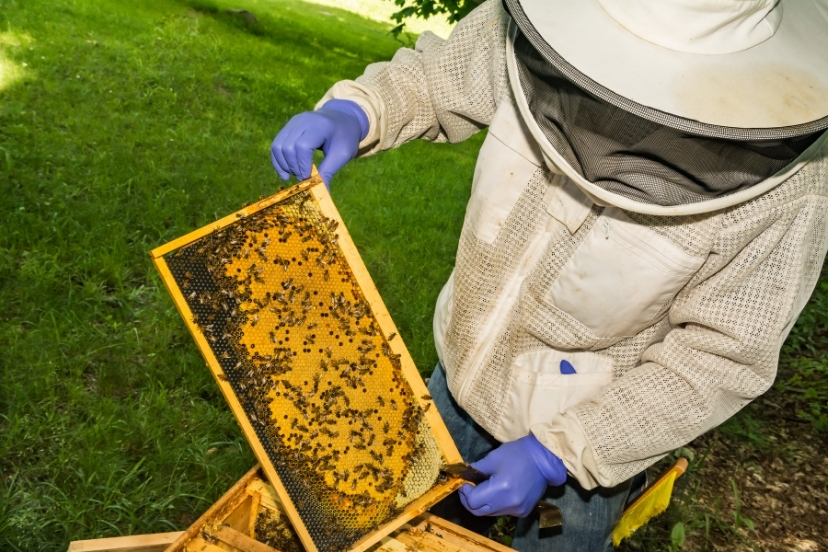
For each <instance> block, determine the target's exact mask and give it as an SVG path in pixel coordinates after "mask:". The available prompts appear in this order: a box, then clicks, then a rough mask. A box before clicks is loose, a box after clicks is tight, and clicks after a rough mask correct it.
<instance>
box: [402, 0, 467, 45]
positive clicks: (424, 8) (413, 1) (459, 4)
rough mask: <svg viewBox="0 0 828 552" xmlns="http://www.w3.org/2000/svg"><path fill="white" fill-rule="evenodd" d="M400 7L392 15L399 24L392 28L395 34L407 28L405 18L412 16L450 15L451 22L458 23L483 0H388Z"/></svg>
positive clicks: (425, 17)
mask: <svg viewBox="0 0 828 552" xmlns="http://www.w3.org/2000/svg"><path fill="white" fill-rule="evenodd" d="M388 1H389V2H394V3H395V4H396V5H397V6H399V7H400V9H399V11H397V12H395V13H394V14H393V15H392V16H391V17H392V19H393V20H394V21H395V22H396V23H397V26H396V27H394V28H393V29H392V30H391V33H392V34H394V36H397V35H399V34H400V33H401V32H402V31H403V30H404V29H405V20H406V19H408V18H410V17H419V18H422V19H428V18H429V17H432V16H434V15H443V14H446V15H448V21H449V23H456V22H457V21H460V20H461V19H463V18H464V17H465V16H467V15H468V14H469V13H470V12H471V11H472V10H473V9H474V8H476V7H477V6H479V5H480V4H482V3H483V0H388Z"/></svg>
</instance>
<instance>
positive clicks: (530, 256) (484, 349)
mask: <svg viewBox="0 0 828 552" xmlns="http://www.w3.org/2000/svg"><path fill="white" fill-rule="evenodd" d="M548 223H549V219H547V224H548ZM549 235H550V232H549V231H548V230H546V229H544V230H543V231H542V232H541V233H540V235H539V236H538V237H537V238H536V239H535V242H534V243H532V245H530V246H529V247H528V248H527V249H526V253H524V255H523V258H522V259H521V261H520V264H519V265H518V267H517V269H516V270H515V274H514V275H513V276H512V277H511V278H510V279H509V281H508V282H507V285H506V286H504V287H503V291H504V292H505V296H504V297H503V300H502V301H501V302H500V305H499V306H498V308H497V309H495V310H494V311H493V312H492V314H491V315H490V316H489V320H492V321H493V322H494V323H493V324H486V327H487V328H488V329H489V330H488V331H487V332H486V333H484V334H482V335H481V336H480V339H479V340H478V343H480V344H481V346H480V348H479V349H478V351H477V354H476V355H474V358H473V359H472V361H471V362H470V363H469V364H470V366H469V369H468V372H467V373H466V376H465V377H464V379H463V383H462V384H461V385H460V390H459V391H458V393H457V402H458V403H459V404H460V405H461V406H463V405H465V404H466V399H467V398H468V394H469V388H470V386H471V382H473V381H474V380H476V379H477V375H478V374H479V373H480V370H481V369H482V368H483V361H484V360H485V358H486V356H487V355H488V354H489V351H491V350H492V348H493V347H494V344H495V340H494V337H495V336H496V335H498V334H499V333H500V332H501V330H502V329H503V327H504V326H505V325H506V320H505V316H504V315H505V314H506V312H508V310H509V309H510V308H511V307H512V306H513V305H514V304H515V303H516V302H517V300H518V297H519V296H520V287H521V286H522V285H523V282H524V280H526V276H527V275H528V273H529V269H528V266H529V264H530V261H532V260H534V259H535V258H536V256H537V254H538V249H539V248H540V247H541V246H542V245H544V244H546V243H548V242H549V240H548V239H544V238H547V237H548V236H549ZM487 344H488V345H487Z"/></svg>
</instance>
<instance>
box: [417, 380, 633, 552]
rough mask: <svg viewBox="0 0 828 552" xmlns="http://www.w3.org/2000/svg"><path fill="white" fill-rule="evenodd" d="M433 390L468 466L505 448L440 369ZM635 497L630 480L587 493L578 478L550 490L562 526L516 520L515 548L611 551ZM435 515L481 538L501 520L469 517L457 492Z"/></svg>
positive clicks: (531, 551)
mask: <svg viewBox="0 0 828 552" xmlns="http://www.w3.org/2000/svg"><path fill="white" fill-rule="evenodd" d="M428 391H429V393H430V394H431V397H432V399H433V401H434V405H435V406H436V407H437V409H438V410H439V411H440V415H441V416H442V417H443V421H445V423H446V426H447V427H448V430H449V433H451V436H452V438H453V439H454V444H455V445H457V448H458V450H459V451H460V454H461V455H462V456H463V459H464V460H466V462H470V463H471V462H476V461H478V460H480V459H481V458H483V457H484V456H486V454H488V453H489V452H490V451H491V450H493V449H495V448H497V447H498V446H499V445H500V443H499V442H498V441H497V440H496V439H495V438H494V437H492V436H491V435H489V433H487V432H486V430H484V429H483V428H482V427H480V426H479V425H477V424H476V423H475V422H474V420H472V419H471V416H469V415H468V414H467V413H466V412H465V411H464V410H463V409H462V408H460V405H458V404H457V402H456V401H455V400H454V397H452V396H451V393H450V392H449V390H448V386H447V384H446V373H445V371H444V370H443V367H442V366H441V365H439V364H438V365H437V368H435V369H434V373H433V374H432V376H431V379H430V380H429V382H428ZM629 494H630V481H626V482H624V483H622V484H620V485H618V486H617V487H613V488H611V489H607V488H603V487H599V488H596V489H593V490H591V491H587V490H585V489H584V488H583V487H581V486H580V485H579V484H578V482H577V481H575V480H574V479H573V478H571V477H570V478H569V479H568V480H567V482H566V484H565V485H562V486H560V487H548V488H547V490H546V494H545V495H544V496H543V499H544V500H546V501H547V502H551V503H552V504H555V505H556V506H558V507H559V508H560V509H561V512H562V513H563V526H562V527H552V528H548V529H542V530H539V529H538V516H537V514H532V515H530V516H529V517H526V518H522V519H518V520H517V529H516V530H515V535H514V538H513V540H512V547H513V548H515V549H516V550H520V551H523V552H536V551H538V552H539V551H544V552H557V551H561V552H563V551H566V552H604V551H611V550H612V549H613V547H612V530H613V528H614V527H615V524H616V523H618V520H619V519H620V518H621V514H622V512H623V511H624V506H625V504H626V502H627V497H628V496H629ZM431 512H432V513H434V514H435V515H438V516H440V517H442V518H443V519H447V520H448V521H451V522H453V523H456V524H458V525H460V526H462V527H465V528H467V529H470V530H472V531H475V532H477V533H480V534H486V533H487V532H488V530H489V529H490V528H491V526H492V525H493V524H494V522H495V521H496V520H497V518H496V517H477V516H474V515H473V514H471V513H469V512H468V511H467V510H466V509H465V508H464V507H463V505H462V504H461V503H460V499H459V498H458V495H457V493H453V494H451V495H450V496H448V497H447V498H445V499H444V500H443V501H442V502H440V503H439V504H436V505H435V506H433V507H432V508H431Z"/></svg>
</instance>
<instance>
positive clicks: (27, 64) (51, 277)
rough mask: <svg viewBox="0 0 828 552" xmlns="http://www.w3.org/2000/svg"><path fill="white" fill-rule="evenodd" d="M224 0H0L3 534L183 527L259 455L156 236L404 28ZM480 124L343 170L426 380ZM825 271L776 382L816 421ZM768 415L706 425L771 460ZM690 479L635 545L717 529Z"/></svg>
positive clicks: (250, 190)
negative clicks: (218, 378) (162, 266)
mask: <svg viewBox="0 0 828 552" xmlns="http://www.w3.org/2000/svg"><path fill="white" fill-rule="evenodd" d="M224 1H225V0H189V1H188V0H144V1H142V2H121V1H118V0H95V1H93V0H0V190H2V194H0V212H2V213H3V214H4V217H5V218H4V220H5V221H6V222H5V224H4V226H3V232H2V233H0V304H2V306H3V310H2V314H1V315H0V347H2V351H3V355H2V364H0V368H1V369H2V383H0V386H1V387H0V390H2V393H0V436H1V437H0V477H2V484H0V550H4V551H5V550H18V551H41V550H43V551H47V550H65V549H66V545H67V542H68V541H69V540H74V539H85V538H93V537H102V536H112V535H119V534H137V533H145V532H155V531H169V530H174V529H182V528H184V527H186V526H187V525H189V524H190V523H191V522H192V521H194V519H195V517H197V515H198V514H200V513H201V512H202V511H204V510H205V509H206V508H207V506H208V505H209V504H211V503H212V502H213V501H214V500H215V499H217V498H218V497H219V496H220V495H221V494H222V493H223V492H224V491H225V490H226V489H227V488H229V487H230V485H231V484H232V483H233V482H235V481H236V480H237V479H238V477H240V476H241V474H242V473H244V472H245V471H246V470H247V469H248V468H249V467H250V466H251V465H252V464H253V462H254V459H253V456H252V454H251V452H250V450H249V447H248V446H247V444H246V443H245V442H244V439H243V438H242V437H241V435H240V431H239V429H238V427H237V425H236V423H235V421H234V419H233V417H232V415H231V414H230V412H229V409H228V407H227V406H226V404H225V402H224V400H223V399H222V398H221V396H220V395H219V393H218V391H217V389H216V386H215V384H214V382H213V380H212V378H211V376H210V375H209V373H208V371H207V369H206V368H205V367H204V364H203V361H202V360H201V357H200V355H199V353H198V351H197V349H196V347H195V346H194V344H193V342H192V340H191V338H190V336H189V335H188V334H187V331H186V329H185V327H184V324H183V323H182V321H181V320H180V319H179V316H178V314H177V313H176V311H175V309H174V308H173V306H172V302H171V301H170V299H169V298H168V296H167V294H166V292H165V291H164V290H163V287H162V286H160V282H159V280H158V278H157V276H156V275H155V272H154V269H153V268H152V265H151V263H150V261H149V258H148V256H147V252H148V251H149V250H150V249H152V248H154V247H156V246H158V245H160V244H163V243H165V242H167V241H169V240H171V239H173V238H175V237H177V236H179V235H182V234H184V233H186V232H189V231H190V230H193V229H195V228H197V227H200V226H202V225H203V224H205V223H208V222H210V221H212V220H214V219H216V218H218V217H220V216H223V215H225V214H227V213H229V212H232V211H234V210H235V209H237V208H238V207H239V206H240V205H241V204H242V203H243V202H247V201H250V200H253V199H256V198H257V197H259V196H260V195H268V194H270V193H272V192H273V191H275V190H276V189H277V187H278V186H280V185H281V182H280V181H278V180H277V178H276V177H275V174H274V172H273V170H272V168H271V167H270V162H269V157H268V147H269V145H270V141H271V140H272V138H273V136H274V135H275V133H276V132H277V131H278V130H279V129H280V128H281V127H282V126H283V125H284V124H285V122H287V120H288V119H289V117H290V116H291V115H293V114H294V113H297V112H300V111H303V110H306V109H310V108H312V106H313V105H314V103H315V101H316V100H317V98H319V97H320V96H321V95H322V94H323V93H324V91H325V90H326V89H327V88H328V87H329V86H330V85H331V84H332V83H334V82H336V81H337V80H339V79H342V78H353V77H355V76H357V75H359V74H360V73H361V72H362V70H363V68H364V66H365V65H366V64H368V63H370V62H373V61H377V60H382V59H388V58H390V57H391V56H392V55H393V53H394V52H395V50H396V49H397V48H398V47H399V42H397V41H395V40H394V39H393V38H391V37H390V36H389V35H388V30H389V29H390V28H391V26H392V25H391V24H387V25H385V24H380V23H377V22H374V21H369V20H366V19H363V18H361V17H359V16H357V15H354V14H352V13H348V12H345V11H341V10H337V9H334V8H331V7H328V6H319V5H313V4H305V3H302V2H300V1H298V0H270V1H265V0H232V3H231V2H230V0H226V2H227V3H224ZM359 1H360V2H362V3H364V2H365V0H359ZM383 1H384V0H383ZM223 8H245V9H249V10H250V11H252V12H253V13H255V15H256V16H257V18H258V19H259V21H260V22H261V25H260V26H256V27H253V26H250V25H246V24H244V23H243V22H240V21H238V20H236V19H234V18H232V17H229V16H227V15H225V14H224V13H223V11H222V9H223ZM481 139H482V136H477V137H475V138H473V139H472V140H470V141H468V142H466V143H464V144H461V145H456V146H448V145H434V144H427V143H422V142H418V143H413V144H410V145H407V146H406V147H403V148H401V149H399V150H396V151H393V152H388V153H386V154H383V155H381V156H377V157H374V158H368V159H362V160H358V161H354V162H352V163H351V164H349V165H348V166H347V167H346V168H345V169H344V170H343V171H342V172H341V173H340V174H339V175H337V177H336V178H335V179H334V182H333V191H332V193H333V196H334V199H335V201H336V202H337V205H338V206H339V208H340V211H341V213H342V215H343V217H344V219H345V220H346V222H347V224H348V226H349V229H350V231H351V233H352V235H353V237H354V240H355V241H356V243H357V245H358V246H359V248H360V251H361V252H362V254H363V258H364V259H365V261H366V264H367V265H368V268H369V270H370V271H371V273H372V275H373V277H374V280H375V281H376V283H377V285H378V287H379V289H380V292H381V294H382V296H383V298H384V299H385V301H386V303H387V305H388V307H389V310H390V311H391V314H392V316H393V317H394V319H395V321H396V322H397V324H398V326H399V327H400V331H401V334H402V336H403V337H404V339H405V340H406V343H407V345H408V346H409V348H410V350H411V351H412V354H413V355H414V358H415V361H416V363H417V365H418V366H419V367H420V369H421V370H422V371H423V372H424V373H427V372H428V371H430V369H431V367H432V366H433V365H434V363H435V361H436V355H435V353H434V348H433V343H432V337H431V314H432V309H433V305H434V302H435V300H436V296H437V294H438V292H439V290H440V287H441V286H442V284H443V282H444V281H445V279H446V278H447V277H448V274H449V272H450V270H451V266H452V263H453V259H454V254H455V248H456V244H457V236H458V235H459V231H460V227H461V224H462V216H463V210H464V204H465V201H466V198H467V196H468V190H469V184H470V181H471V175H472V172H473V167H474V161H475V157H476V152H477V149H478V148H479V145H480V142H481ZM826 282H828V274H823V278H822V279H821V280H820V284H819V285H818V287H817V291H816V293H815V295H814V298H813V299H812V300H811V303H810V304H809V307H808V308H807V309H806V311H805V313H804V314H803V316H802V318H801V319H800V322H799V323H798V324H797V326H796V327H795V328H794V331H793V333H792V335H791V338H790V339H789V340H788V342H787V344H786V347H785V349H784V350H783V354H782V357H781V358H782V361H781V364H782V366H781V369H780V378H779V382H778V383H777V386H776V388H777V390H779V391H784V392H785V393H786V396H793V397H796V400H794V401H793V403H792V406H791V408H790V411H789V416H790V417H792V418H799V419H801V420H804V421H805V422H807V423H808V424H810V426H808V427H813V429H814V430H815V431H820V430H822V431H824V430H825V429H828V418H826V416H828V412H826V409H825V406H824V405H825V404H826V400H828V353H826V351H828V303H826V301H828V283H826ZM759 411H760V409H759V408H757V409H754V410H752V411H751V412H747V411H746V412H744V413H740V414H739V415H738V416H737V417H736V418H734V420H733V421H731V422H729V423H728V424H727V425H726V426H724V427H723V428H722V429H721V430H719V431H721V432H722V435H731V436H736V437H738V438H739V439H741V440H743V441H745V442H747V443H750V446H751V447H752V450H754V451H755V454H757V455H760V457H767V456H769V455H771V454H775V453H776V451H775V449H773V448H772V447H770V445H768V442H769V441H768V437H767V429H768V427H769V424H772V423H773V418H772V417H770V418H764V417H762V416H761V415H759V414H757V412H759ZM698 452H699V454H698V455H697V456H698V458H697V460H696V464H694V466H693V467H694V469H696V466H699V467H700V466H701V465H702V462H703V458H704V455H703V454H701V453H702V452H703V451H698ZM691 475H692V470H691ZM728 477H729V475H728V474H725V476H724V477H723V479H724V481H728ZM699 484H700V483H699V479H698V478H693V477H686V478H684V479H683V480H682V482H681V483H680V485H679V495H678V499H677V501H676V503H675V504H674V506H673V507H671V510H670V511H669V512H668V514H666V515H665V516H663V517H662V518H660V519H659V520H658V521H656V522H653V523H651V524H650V525H648V526H647V527H646V528H645V529H643V530H642V532H641V533H640V534H639V535H638V537H637V539H636V540H637V542H636V543H635V546H633V545H632V544H628V545H625V546H626V547H627V548H625V549H629V550H633V549H635V550H652V551H660V550H665V549H667V548H668V546H672V547H673V548H674V549H675V548H677V547H678V543H679V542H680V540H681V539H680V538H679V537H681V536H682V535H680V534H678V531H677V530H676V527H677V524H678V523H682V526H681V527H682V530H683V531H686V532H687V534H688V535H689V536H688V538H689V539H691V540H692V539H696V541H697V542H698V541H699V539H701V540H702V541H704V542H707V541H706V540H705V539H706V537H704V535H706V533H705V531H707V529H708V526H709V525H710V523H711V519H712V520H713V521H714V522H717V521H716V520H718V519H719V517H720V518H721V519H728V516H729V514H728V513H723V514H721V515H719V514H716V512H713V513H710V512H711V510H710V509H709V508H708V509H706V510H705V508H707V507H706V506H705V507H703V506H701V505H699V504H697V503H696V496H697V494H698V493H699V489H698V485H699ZM719 487H721V489H720V490H721V493H724V494H733V493H734V491H733V490H731V488H730V486H729V484H727V485H720V486H719ZM719 487H717V489H718V488H719ZM714 514H715V515H714ZM740 515H741V514H740ZM745 515H748V514H745ZM716 516H719V517H716ZM730 517H733V516H730ZM734 519H735V520H736V521H738V519H736V518H734ZM700 534H701V535H703V536H702V537H699V535H700ZM665 543H668V544H665ZM685 548H686V547H685Z"/></svg>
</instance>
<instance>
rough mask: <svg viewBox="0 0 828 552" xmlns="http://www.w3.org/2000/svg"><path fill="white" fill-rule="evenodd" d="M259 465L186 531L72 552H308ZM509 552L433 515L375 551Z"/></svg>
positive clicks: (100, 542) (80, 544)
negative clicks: (285, 517) (293, 529)
mask: <svg viewBox="0 0 828 552" xmlns="http://www.w3.org/2000/svg"><path fill="white" fill-rule="evenodd" d="M264 477H265V476H264V473H262V471H261V469H260V468H259V467H258V466H257V467H255V468H253V469H252V470H250V471H249V472H248V473H247V474H246V475H245V476H244V477H242V478H241V479H240V480H239V481H238V482H237V483H236V484H235V485H233V487H232V488H231V489H230V490H229V491H227V493H225V494H224V496H222V497H221V498H220V499H219V500H218V502H216V503H215V504H214V505H213V506H211V507H210V508H209V509H208V510H207V511H206V512H205V513H204V514H203V515H202V516H201V517H200V518H199V519H198V520H197V521H196V522H195V523H194V524H193V525H192V526H190V527H189V528H188V529H187V530H186V531H182V532H178V533H164V534H155V535H136V536H131V537H115V538H107V539H93V540H85V541H74V542H72V543H70V544H69V551H68V552H274V551H278V552H297V550H299V552H303V551H304V548H302V547H301V544H299V542H298V537H297V536H296V534H295V533H294V532H293V531H292V529H291V527H290V525H289V524H287V523H286V520H285V519H284V510H283V507H282V504H281V501H280V499H279V497H278V495H277V494H276V491H275V490H274V488H273V486H272V485H270V484H269V483H268V482H267V481H266V480H265V478H264ZM411 550H419V551H422V552H508V551H510V550H511V549H510V548H507V547H505V546H503V545H501V544H499V543H496V542H494V541H492V540H489V539H487V538H485V537H482V536H480V535H477V534H475V533H472V532H470V531H468V530H466V529H463V528H462V527H458V526H457V525H454V524H453V523H450V522H448V521H446V520H444V519H441V518H439V517H437V516H434V515H431V514H429V513H427V512H425V513H422V514H420V515H419V516H417V517H415V518H414V519H412V520H410V521H409V522H408V523H405V524H403V525H402V526H401V527H399V528H397V529H396V530H394V531H393V532H392V533H391V534H390V535H388V536H386V537H384V538H383V539H382V540H381V541H380V542H378V543H376V544H375V545H373V546H372V547H371V548H370V549H369V552H409V551H411Z"/></svg>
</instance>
